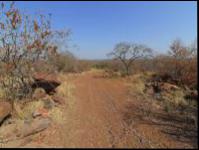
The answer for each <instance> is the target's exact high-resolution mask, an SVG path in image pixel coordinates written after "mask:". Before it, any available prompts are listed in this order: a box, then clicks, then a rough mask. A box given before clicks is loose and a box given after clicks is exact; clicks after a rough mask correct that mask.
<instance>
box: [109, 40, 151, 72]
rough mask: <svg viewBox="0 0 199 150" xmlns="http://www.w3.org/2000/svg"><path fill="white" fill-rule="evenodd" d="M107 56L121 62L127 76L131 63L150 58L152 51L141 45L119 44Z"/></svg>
mask: <svg viewBox="0 0 199 150" xmlns="http://www.w3.org/2000/svg"><path fill="white" fill-rule="evenodd" d="M108 56H112V57H113V58H114V59H117V60H119V61H121V62H122V64H123V66H124V68H125V74H126V75H129V74H130V67H131V65H132V64H133V62H134V61H135V60H137V59H145V58H148V57H151V56H152V49H150V48H148V47H146V46H145V45H142V44H134V43H127V42H121V43H119V44H117V45H116V46H115V48H114V50H113V51H112V52H111V53H109V54H108Z"/></svg>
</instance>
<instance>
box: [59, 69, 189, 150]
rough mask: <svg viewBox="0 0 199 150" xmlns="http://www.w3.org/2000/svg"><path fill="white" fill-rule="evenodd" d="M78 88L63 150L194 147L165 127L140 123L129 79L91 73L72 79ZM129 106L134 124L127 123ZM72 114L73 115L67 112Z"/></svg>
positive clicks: (66, 127) (137, 103)
mask: <svg viewBox="0 0 199 150" xmlns="http://www.w3.org/2000/svg"><path fill="white" fill-rule="evenodd" d="M69 81H70V82H72V83H73V84H74V85H75V91H74V93H73V94H74V105H73V107H72V109H70V110H67V109H66V113H68V115H67V118H66V119H67V120H68V121H67V123H66V124H65V126H64V127H63V129H62V131H63V132H62V136H63V138H62V139H63V143H64V144H63V147H84V148H85V147H99V148H104V147H111V148H113V147H116V148H122V147H125V148H126V147H127V148H160V147H161V148H187V147H188V148H191V147H192V145H191V144H190V143H188V142H184V141H183V140H181V141H180V140H175V139H173V138H172V137H171V136H169V135H168V134H165V133H163V132H162V127H161V126H158V125H155V124H150V123H147V122H146V121H138V118H137V116H136V115H134V114H136V110H137V108H138V107H139V106H140V104H139V103H140V101H138V100H136V98H133V97H132V96H131V97H130V96H129V94H128V87H127V86H126V80H125V79H121V78H116V79H110V78H103V77H102V76H100V74H99V73H93V72H88V73H85V74H83V75H78V76H71V77H70V78H69ZM128 106H131V107H130V108H131V112H132V110H134V111H135V113H131V118H132V120H131V123H128V122H126V121H125V119H126V116H125V115H126V114H125V112H126V111H127V108H128ZM67 111H70V112H67Z"/></svg>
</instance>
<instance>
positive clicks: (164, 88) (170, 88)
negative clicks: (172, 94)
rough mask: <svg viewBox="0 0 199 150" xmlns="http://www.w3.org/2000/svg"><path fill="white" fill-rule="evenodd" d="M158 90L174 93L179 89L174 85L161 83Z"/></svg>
mask: <svg viewBox="0 0 199 150" xmlns="http://www.w3.org/2000/svg"><path fill="white" fill-rule="evenodd" d="M160 89H161V91H175V90H179V89H180V88H179V87H178V86H176V85H174V84H170V83H162V84H161V85H160Z"/></svg>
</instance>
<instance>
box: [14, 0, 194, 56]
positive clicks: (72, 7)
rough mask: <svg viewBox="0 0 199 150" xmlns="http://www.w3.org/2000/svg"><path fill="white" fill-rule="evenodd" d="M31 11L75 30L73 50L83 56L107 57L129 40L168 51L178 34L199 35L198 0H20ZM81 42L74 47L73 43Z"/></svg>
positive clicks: (187, 37)
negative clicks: (170, 0)
mask: <svg viewBox="0 0 199 150" xmlns="http://www.w3.org/2000/svg"><path fill="white" fill-rule="evenodd" d="M16 5H17V6H19V7H20V8H22V9H23V10H24V11H25V12H27V13H35V12H38V11H41V12H43V13H46V14H47V13H52V26H53V28H55V29H63V28H69V29H71V30H72V35H71V37H70V38H71V41H70V45H71V49H70V50H71V51H72V52H73V53H74V54H75V55H76V56H77V57H80V58H89V59H101V58H106V54H107V53H108V52H110V51H111V50H112V49H113V47H114V45H115V44H116V43H118V42H122V41H128V42H137V43H143V44H146V45H148V46H149V47H151V48H153V49H154V50H156V51H158V52H159V53H165V52H166V51H167V50H168V48H169V44H170V43H171V41H172V40H174V39H175V38H181V39H182V40H183V41H184V43H185V44H188V43H190V42H191V41H193V40H194V39H195V38H196V37H197V3H196V2H77V1H76V2H72V1H71V2H45V1H43V2H42V1H40V2H39V1H38V2H33V1H32V2H16ZM74 44H75V45H77V46H75V47H73V45H74Z"/></svg>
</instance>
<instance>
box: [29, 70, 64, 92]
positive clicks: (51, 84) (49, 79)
mask: <svg viewBox="0 0 199 150" xmlns="http://www.w3.org/2000/svg"><path fill="white" fill-rule="evenodd" d="M33 78H34V80H35V82H34V83H33V84H32V88H38V87H40V88H43V89H44V90H45V91H46V93H48V94H53V93H55V88H57V87H58V86H59V85H60V84H61V82H60V81H59V80H58V79H57V75H56V74H46V73H36V74H34V75H33Z"/></svg>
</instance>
